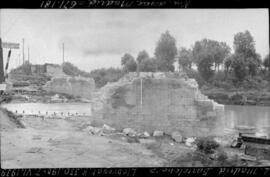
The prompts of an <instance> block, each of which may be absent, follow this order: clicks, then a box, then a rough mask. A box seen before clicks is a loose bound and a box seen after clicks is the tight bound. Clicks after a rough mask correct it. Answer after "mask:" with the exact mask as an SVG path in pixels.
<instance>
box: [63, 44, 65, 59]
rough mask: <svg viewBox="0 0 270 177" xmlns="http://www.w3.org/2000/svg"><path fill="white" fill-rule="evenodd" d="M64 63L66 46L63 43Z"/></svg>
mask: <svg viewBox="0 0 270 177" xmlns="http://www.w3.org/2000/svg"><path fill="white" fill-rule="evenodd" d="M62 48H63V63H64V62H65V44H64V43H63V46H62Z"/></svg>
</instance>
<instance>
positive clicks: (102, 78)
mask: <svg viewBox="0 0 270 177" xmlns="http://www.w3.org/2000/svg"><path fill="white" fill-rule="evenodd" d="M124 74H125V73H124V72H123V70H121V69H117V68H109V69H105V68H102V69H95V70H93V71H91V73H90V75H91V77H93V79H94V80H95V84H96V86H97V87H98V88H100V87H103V86H104V85H106V84H107V83H108V82H116V81H118V80H119V79H120V78H121V77H123V75H124Z"/></svg>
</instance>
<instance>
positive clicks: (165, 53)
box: [155, 31, 177, 72]
mask: <svg viewBox="0 0 270 177" xmlns="http://www.w3.org/2000/svg"><path fill="white" fill-rule="evenodd" d="M176 54H177V48H176V40H175V38H174V37H173V36H171V35H170V33H169V32H168V31H166V32H165V33H163V34H161V37H160V39H159V41H158V42H157V46H156V49H155V57H156V59H157V68H158V70H159V71H163V72H168V71H174V65H173V63H174V59H175V56H176Z"/></svg>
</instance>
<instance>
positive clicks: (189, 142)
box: [185, 138, 196, 146]
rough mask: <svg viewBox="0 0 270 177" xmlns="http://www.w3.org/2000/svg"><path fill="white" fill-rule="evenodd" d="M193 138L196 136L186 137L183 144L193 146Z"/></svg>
mask: <svg viewBox="0 0 270 177" xmlns="http://www.w3.org/2000/svg"><path fill="white" fill-rule="evenodd" d="M195 140H196V138H187V139H186V142H185V144H186V145H187V146H193V144H194V142H195Z"/></svg>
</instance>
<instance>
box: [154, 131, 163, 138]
mask: <svg viewBox="0 0 270 177" xmlns="http://www.w3.org/2000/svg"><path fill="white" fill-rule="evenodd" d="M163 135H164V132H163V131H158V130H156V131H154V133H153V136H154V137H161V136H163Z"/></svg>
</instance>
